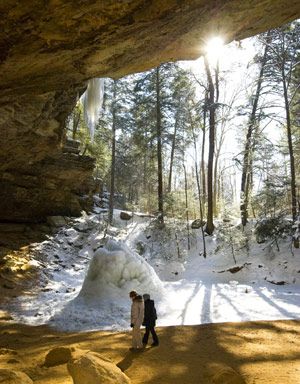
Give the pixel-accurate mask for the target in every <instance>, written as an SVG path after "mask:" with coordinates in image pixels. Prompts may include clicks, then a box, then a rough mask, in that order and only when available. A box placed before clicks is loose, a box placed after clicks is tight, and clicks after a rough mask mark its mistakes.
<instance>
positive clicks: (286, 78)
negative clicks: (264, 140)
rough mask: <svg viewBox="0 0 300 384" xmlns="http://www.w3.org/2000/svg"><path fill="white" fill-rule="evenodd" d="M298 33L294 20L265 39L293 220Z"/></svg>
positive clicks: (295, 211)
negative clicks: (280, 114) (281, 113)
mask: <svg viewBox="0 0 300 384" xmlns="http://www.w3.org/2000/svg"><path fill="white" fill-rule="evenodd" d="M299 36H300V22H299V21H295V22H293V23H291V24H288V25H285V26H282V27H280V28H277V29H274V30H272V31H271V32H270V41H265V44H266V45H267V46H268V51H269V57H268V62H269V67H268V74H269V76H270V77H271V78H272V79H273V81H274V82H275V83H276V84H277V85H281V87H280V88H278V91H279V92H280V93H282V95H283V99H284V106H285V126H286V135H287V142H288V152H289V163H290V191H291V192H290V193H291V212H292V216H293V220H294V221H296V217H297V194H296V170H295V157H294V146H293V129H292V122H291V108H292V103H293V97H292V93H293V92H292V75H293V69H294V68H295V66H296V65H297V63H298V60H299V47H300V41H299Z"/></svg>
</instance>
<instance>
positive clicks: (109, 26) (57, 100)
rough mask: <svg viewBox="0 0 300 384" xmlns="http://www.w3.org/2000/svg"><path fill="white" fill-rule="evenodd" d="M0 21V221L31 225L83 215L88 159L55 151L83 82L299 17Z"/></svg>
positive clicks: (189, 4)
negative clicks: (51, 217) (218, 38)
mask: <svg viewBox="0 0 300 384" xmlns="http://www.w3.org/2000/svg"><path fill="white" fill-rule="evenodd" d="M0 13H1V15H2V17H1V19H0V91H1V92H0V145H1V149H0V160H1V161H0V183H1V185H0V187H1V199H0V220H17V221H34V220H42V219H43V218H45V217H46V216H47V215H57V214H71V215H76V214H78V213H79V212H80V210H81V209H84V208H88V207H89V204H90V199H89V198H88V194H89V192H90V190H91V174H92V169H93V160H92V159H89V158H86V157H81V156H78V155H76V154H67V153H63V151H62V147H63V143H64V137H65V119H66V117H67V115H68V114H69V112H70V111H71V110H72V108H73V106H74V104H75V101H76V97H77V95H79V94H81V93H82V92H83V90H84V87H85V84H86V81H87V80H88V79H90V78H92V77H106V76H110V77H115V78H117V77H120V76H123V75H125V74H129V73H133V72H137V71H143V70H146V69H149V68H152V67H154V66H156V65H157V64H159V63H161V62H166V61H172V60H178V59H194V58H197V57H199V56H200V55H201V54H202V50H203V45H204V43H205V40H206V39H208V38H209V37H210V36H212V35H216V34H219V35H222V36H223V37H224V38H225V40H226V41H228V42H229V41H231V40H233V39H242V38H245V37H248V36H251V35H254V34H256V33H259V32H262V31H264V30H267V29H269V28H272V27H276V26H278V25H280V24H284V23H286V22H288V21H290V20H292V19H296V18H297V17H300V5H299V1H298V0H290V1H289V3H288V6H287V4H286V2H285V1H282V0H264V1H261V0H251V1H241V0H239V1H237V0H215V1H213V0H212V1H204V0H189V1H178V0H164V1H159V0H126V1H111V0H104V1H98V0H84V1H83V0H72V1H71V0H69V1H68V0H64V1H63V0H49V1H47V2H44V1H38V0H32V1H30V2H29V1H27V0H20V1H12V0H6V1H3V2H1V3H0ZM83 196H85V197H84V198H83Z"/></svg>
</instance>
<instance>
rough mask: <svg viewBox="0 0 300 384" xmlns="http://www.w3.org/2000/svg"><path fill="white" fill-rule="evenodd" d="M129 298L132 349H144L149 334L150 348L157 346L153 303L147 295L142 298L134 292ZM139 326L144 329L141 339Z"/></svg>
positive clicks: (155, 317)
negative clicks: (130, 301) (151, 340)
mask: <svg viewBox="0 0 300 384" xmlns="http://www.w3.org/2000/svg"><path fill="white" fill-rule="evenodd" d="M129 297H130V298H131V300H132V304H131V324H130V325H131V327H132V349H133V350H136V349H140V348H143V347H146V345H147V343H148V338H149V334H150V332H151V335H152V339H153V343H152V346H153V347H154V346H157V345H158V337H157V334H156V332H155V329H154V327H155V322H156V319H157V316H156V309H155V306H154V301H153V300H151V299H150V295H149V294H148V293H145V294H144V295H143V297H142V296H140V295H138V294H137V293H136V291H131V292H130V293H129ZM141 325H144V326H145V327H146V330H145V334H144V337H143V339H142V337H141V330H140V328H141Z"/></svg>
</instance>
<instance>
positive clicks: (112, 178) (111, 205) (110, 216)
mask: <svg viewBox="0 0 300 384" xmlns="http://www.w3.org/2000/svg"><path fill="white" fill-rule="evenodd" d="M116 85H117V80H114V87H113V105H112V128H111V131H112V139H111V140H112V144H111V171H110V195H109V214H108V221H109V224H112V221H113V212H114V195H115V167H116V105H115V104H116V88H117V87H116Z"/></svg>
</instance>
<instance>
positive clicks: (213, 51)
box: [204, 36, 224, 62]
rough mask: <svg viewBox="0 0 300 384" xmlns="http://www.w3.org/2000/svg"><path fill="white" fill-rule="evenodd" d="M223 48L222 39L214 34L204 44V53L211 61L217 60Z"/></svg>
mask: <svg viewBox="0 0 300 384" xmlns="http://www.w3.org/2000/svg"><path fill="white" fill-rule="evenodd" d="M223 48H224V40H223V39H222V37H220V36H215V37H212V38H211V39H209V40H208V41H207V43H206V45H205V48H204V50H205V53H206V55H207V57H208V59H209V61H211V62H215V61H217V60H218V59H219V58H220V56H221V54H222V52H223Z"/></svg>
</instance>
